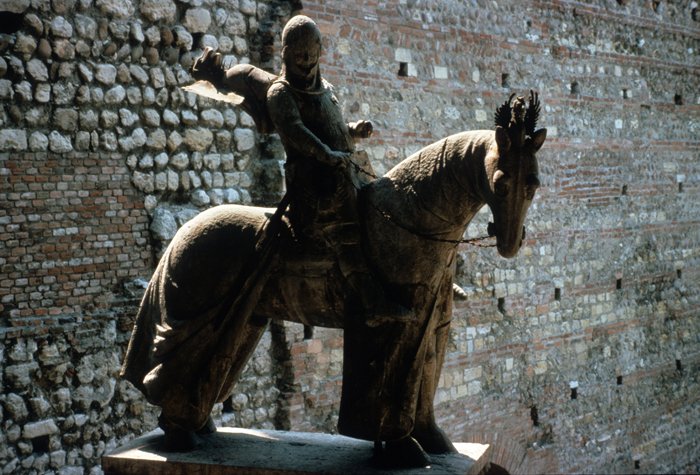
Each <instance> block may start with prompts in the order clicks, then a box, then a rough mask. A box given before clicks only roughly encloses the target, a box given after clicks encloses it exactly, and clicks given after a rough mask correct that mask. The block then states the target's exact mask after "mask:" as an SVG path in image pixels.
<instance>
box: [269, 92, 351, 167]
mask: <svg viewBox="0 0 700 475" xmlns="http://www.w3.org/2000/svg"><path fill="white" fill-rule="evenodd" d="M267 110H268V112H269V113H270V118H271V119H272V122H273V123H274V124H275V130H276V131H277V133H278V134H279V135H280V137H282V138H283V142H286V143H287V144H288V145H291V146H292V147H293V148H294V149H296V150H297V151H299V152H300V153H302V154H304V155H307V156H312V157H314V158H316V159H317V160H319V161H322V162H325V163H328V164H330V165H339V164H341V162H342V160H343V158H344V157H345V155H346V154H345V153H343V152H334V151H332V150H331V149H330V148H329V147H328V146H327V145H326V144H324V143H323V142H321V141H320V140H319V139H318V137H316V136H315V135H314V134H313V133H312V132H311V131H310V130H309V129H308V128H306V126H305V125H304V123H303V122H302V121H301V115H300V114H299V109H298V108H297V103H296V101H295V99H294V97H293V96H292V94H291V93H290V92H289V91H288V90H287V88H286V86H285V85H284V84H283V83H275V84H273V85H272V86H270V89H269V90H268V92H267Z"/></svg>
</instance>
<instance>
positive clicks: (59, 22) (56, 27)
mask: <svg viewBox="0 0 700 475" xmlns="http://www.w3.org/2000/svg"><path fill="white" fill-rule="evenodd" d="M49 29H50V31H51V34H52V35H53V36H58V37H61V38H70V37H71V36H73V25H71V24H70V22H68V20H66V19H65V18H63V17H62V16H57V17H56V18H54V19H53V20H52V21H51V23H49Z"/></svg>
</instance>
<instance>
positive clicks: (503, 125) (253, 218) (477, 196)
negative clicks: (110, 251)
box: [121, 15, 547, 467]
mask: <svg viewBox="0 0 700 475" xmlns="http://www.w3.org/2000/svg"><path fill="white" fill-rule="evenodd" d="M282 46H283V48H282V60H283V68H282V71H281V73H280V74H279V75H278V76H274V75H272V74H270V73H267V72H265V71H263V70H261V69H259V68H256V67H254V66H251V65H248V64H242V65H237V66H234V67H233V68H230V69H228V70H224V69H223V68H222V66H221V56H220V55H219V54H218V53H215V52H214V51H213V50H211V49H206V50H205V51H204V53H203V55H202V57H200V58H199V59H198V60H197V61H196V62H195V64H194V66H193V71H192V74H193V77H194V78H195V79H198V80H200V83H198V84H200V86H201V84H202V83H203V84H205V86H209V88H210V89H211V90H213V93H212V94H210V96H211V97H215V96H217V95H218V96H221V97H225V99H224V100H228V101H229V102H233V103H236V104H239V105H240V106H241V107H242V108H243V109H245V110H246V111H248V112H249V113H250V115H251V116H252V117H253V119H254V120H255V122H256V125H257V128H258V130H259V131H260V132H261V133H272V132H276V133H278V134H279V136H280V139H281V141H282V144H283V146H284V150H285V153H286V164H285V170H286V173H285V175H286V176H285V180H286V185H287V192H286V194H285V196H284V198H283V199H282V202H281V203H280V205H279V206H278V207H277V209H272V208H258V207H251V206H239V205H222V206H217V207H214V208H211V209H209V210H207V211H204V212H202V213H200V214H199V215H198V216H197V217H195V218H194V219H192V220H190V221H189V222H187V223H186V224H185V225H184V226H182V228H181V229H180V230H179V231H178V232H177V234H176V235H175V237H174V238H173V240H172V241H171V243H170V245H169V246H168V248H167V250H166V251H165V253H164V255H163V257H162V258H161V260H160V262H159V264H158V267H157V269H156V270H155V273H154V275H153V277H152V279H151V281H150V283H149V285H148V288H147V289H146V293H145V295H144V297H143V301H142V303H141V306H140V309H139V312H138V315H137V319H136V323H135V326H134V330H133V332H132V336H131V341H130V343H129V347H128V350H127V353H126V358H125V361H124V365H123V368H122V372H121V375H122V377H124V378H126V379H127V380H128V381H130V382H131V383H133V384H134V386H135V387H136V388H138V389H139V390H140V391H142V392H143V393H144V395H145V396H146V398H147V400H148V401H149V402H151V403H152V404H155V405H158V406H160V407H161V408H162V413H161V415H160V418H159V426H160V427H161V428H162V429H163V431H164V433H165V441H166V445H167V446H168V447H169V448H170V449H173V450H189V449H192V448H193V447H194V446H195V445H196V439H197V436H196V434H205V433H208V432H212V431H215V430H216V427H215V426H214V423H213V422H212V420H211V417H210V413H211V410H212V407H213V406H214V404H216V403H217V402H222V401H224V400H225V399H226V398H227V397H229V395H230V392H231V389H232V387H233V385H234V384H235V382H236V381H237V379H238V377H239V376H240V374H241V372H242V371H243V368H244V367H245V365H246V363H247V361H248V359H249V358H250V356H251V354H252V353H253V351H254V349H255V347H256V346H257V343H258V341H259V340H260V337H261V336H262V335H263V333H264V331H265V328H266V327H267V324H268V322H269V321H270V319H281V320H288V321H292V322H298V323H302V324H305V325H312V326H321V327H330V328H342V329H343V330H344V358H343V389H342V397H341V404H340V414H339V420H338V432H339V433H340V434H342V435H346V436H349V437H354V438H358V439H364V440H369V441H374V442H375V452H376V453H377V457H378V458H380V459H381V460H384V462H385V465H388V466H393V467H400V466H425V465H428V464H429V463H430V457H429V455H428V454H431V453H432V454H444V453H449V452H453V451H454V450H455V448H454V446H453V445H452V443H451V442H450V440H449V439H448V438H447V436H446V435H445V433H444V432H443V431H442V430H441V429H440V428H439V427H438V426H437V424H436V421H435V416H434V412H433V399H434V396H435V391H436V388H437V384H438V379H439V376H440V371H441V368H442V364H443V361H444V357H445V352H446V348H447V342H448V332H449V329H450V319H451V313H452V299H453V281H452V279H453V267H454V263H455V253H456V251H457V247H458V245H459V243H460V242H461V239H462V236H463V235H464V232H465V229H466V227H467V225H468V224H469V222H470V221H471V220H472V218H474V216H475V215H476V213H477V212H478V211H479V209H480V208H481V207H482V206H484V205H488V206H489V207H490V209H491V212H492V214H493V222H492V223H489V225H488V234H489V235H490V236H492V237H493V238H495V241H496V249H497V251H498V253H499V254H500V255H501V256H503V257H506V258H510V257H513V256H515V255H516V254H517V252H518V250H519V249H520V247H521V244H522V240H523V239H524V236H525V228H524V226H523V222H524V219H525V214H526V212H527V210H528V208H529V207H530V204H531V203H532V200H533V198H534V195H535V191H536V190H537V188H538V186H539V184H540V182H539V178H538V168H537V159H536V157H535V154H536V152H537V151H538V150H539V149H540V147H542V144H543V143H544V141H545V138H546V135H547V131H546V129H539V130H536V124H537V120H538V115H539V111H540V107H539V100H538V97H537V94H535V93H532V92H531V93H530V97H529V100H526V98H524V97H517V98H515V100H513V97H514V95H513V96H511V97H510V98H509V99H508V101H506V102H505V103H504V104H503V105H501V106H500V107H499V108H498V109H497V111H496V114H495V123H496V129H495V131H493V130H479V131H472V132H463V133H459V134H456V135H452V136H450V137H447V138H445V139H442V140H440V141H439V142H436V143H434V144H432V145H429V146H427V147H426V148H424V149H422V150H420V151H419V152H417V153H415V154H413V155H412V156H410V157H409V158H407V159H406V160H404V161H403V162H401V163H400V164H399V165H398V166H396V167H395V168H393V169H392V170H391V171H389V172H388V173H387V174H386V175H384V176H383V177H381V178H375V177H374V175H373V173H372V167H371V165H370V164H369V160H368V159H367V156H366V154H365V155H363V154H362V153H359V152H357V151H356V150H355V142H356V141H357V140H360V139H362V138H367V137H369V136H370V135H371V134H372V124H371V123H370V122H368V121H364V120H361V121H358V122H354V123H350V124H346V122H345V121H344V119H343V117H342V113H341V108H340V105H339V102H338V99H337V98H336V96H335V94H334V92H333V87H332V86H331V85H330V84H329V83H328V82H326V81H325V80H324V79H323V78H322V77H321V74H320V70H319V58H320V55H321V51H322V41H321V34H320V32H319V30H318V27H317V26H316V24H315V23H314V22H313V21H312V20H311V19H309V18H307V17H305V16H302V15H299V16H295V17H293V18H292V19H291V20H290V21H289V23H288V24H287V26H286V27H285V29H284V31H283V34H282ZM199 92H201V91H199ZM210 92H211V91H210ZM226 98H228V99H226Z"/></svg>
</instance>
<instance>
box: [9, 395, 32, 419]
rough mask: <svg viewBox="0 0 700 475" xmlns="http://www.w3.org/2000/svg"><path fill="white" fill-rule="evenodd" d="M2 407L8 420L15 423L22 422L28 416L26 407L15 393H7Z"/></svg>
mask: <svg viewBox="0 0 700 475" xmlns="http://www.w3.org/2000/svg"><path fill="white" fill-rule="evenodd" d="M3 407H4V408H5V412H6V414H7V416H8V418H10V419H12V420H13V421H15V422H22V421H24V420H25V419H26V418H27V416H28V415H29V411H28V410H27V405H26V404H25V403H24V399H22V397H21V396H18V395H17V394H15V393H9V394H8V395H7V396H6V397H5V401H4V403H3Z"/></svg>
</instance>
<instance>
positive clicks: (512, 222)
mask: <svg viewBox="0 0 700 475" xmlns="http://www.w3.org/2000/svg"><path fill="white" fill-rule="evenodd" d="M514 95H515V94H513V95H512V96H510V99H508V101H507V102H505V103H504V104H503V105H502V106H501V107H499V108H498V109H497V110H496V116H495V119H496V136H495V147H492V149H491V152H490V153H489V155H488V156H487V157H486V163H485V165H486V177H487V178H488V188H487V189H486V190H485V193H484V195H485V196H484V198H485V199H486V203H487V204H488V205H489V208H491V213H492V214H493V223H489V225H488V233H489V236H495V237H496V242H497V249H498V253H499V254H500V255H501V256H503V257H507V258H508V257H513V256H515V255H516V254H517V253H518V251H519V250H520V246H521V245H522V240H523V238H524V237H525V228H524V226H523V222H524V221H525V214H526V213H527V210H528V208H529V207H530V205H531V204H532V200H533V198H534V197H535V191H537V188H538V187H539V186H540V180H539V177H538V176H537V175H538V168H537V158H536V157H535V154H536V153H537V151H538V150H539V149H540V147H542V144H543V143H544V140H545V138H546V137H547V129H539V130H537V131H535V126H536V125H537V118H538V115H539V111H540V104H539V99H538V97H537V94H536V93H533V92H532V91H530V101H529V102H530V104H529V106H528V107H527V110H526V109H525V98H524V97H518V98H517V99H515V101H514V102H513V104H512V106H511V102H512V100H513V96H514Z"/></svg>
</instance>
